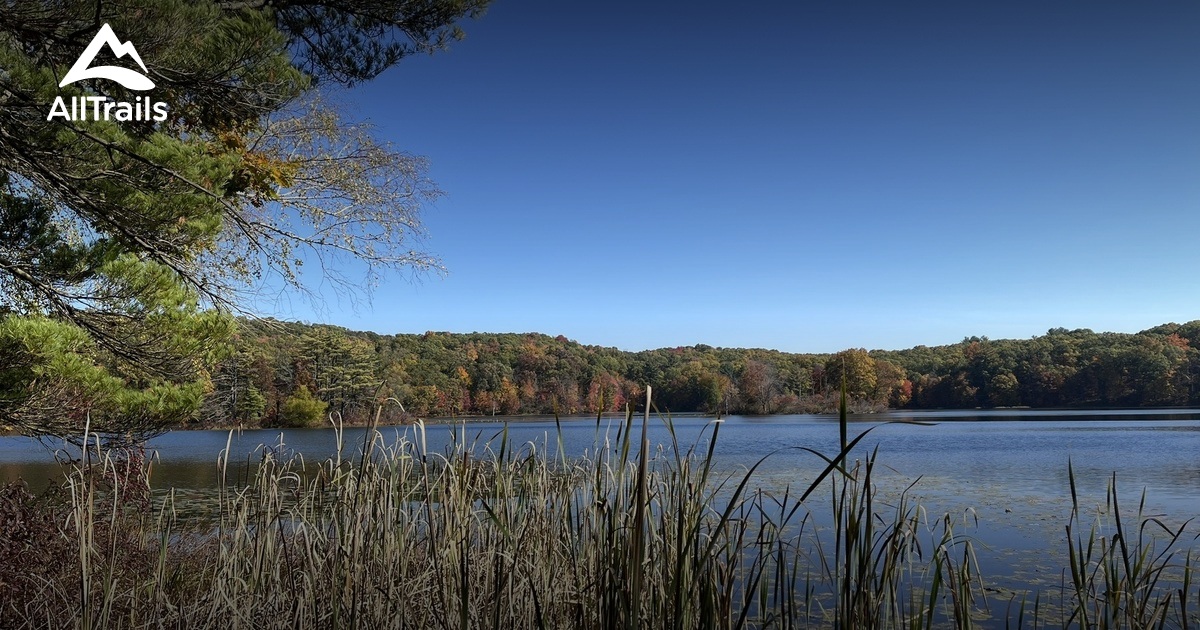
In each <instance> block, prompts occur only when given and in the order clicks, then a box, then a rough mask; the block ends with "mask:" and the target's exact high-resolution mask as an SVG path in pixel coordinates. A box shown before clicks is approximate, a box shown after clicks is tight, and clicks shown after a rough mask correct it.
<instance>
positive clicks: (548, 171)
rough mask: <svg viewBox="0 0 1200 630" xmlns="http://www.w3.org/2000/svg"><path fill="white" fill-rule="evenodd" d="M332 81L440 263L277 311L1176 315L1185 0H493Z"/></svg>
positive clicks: (617, 325)
mask: <svg viewBox="0 0 1200 630" xmlns="http://www.w3.org/2000/svg"><path fill="white" fill-rule="evenodd" d="M465 28H466V31H467V33H468V37H467V39H466V40H465V41H463V42H460V43H457V44H456V45H455V46H454V47H453V49H452V50H451V51H449V52H446V53H442V54H438V55H435V56H431V57H421V58H414V59H410V60H406V61H404V62H402V63H401V64H400V65H399V66H397V67H395V68H393V69H391V70H389V71H388V72H386V73H385V74H383V75H382V76H380V77H379V78H378V79H377V80H375V81H374V82H372V83H369V84H366V85H362V86H358V87H355V88H353V90H352V91H349V92H347V93H344V94H341V95H340V96H339V97H338V98H340V99H341V100H343V101H344V102H346V103H350V104H352V106H350V107H349V108H348V109H349V111H348V116H350V117H351V118H358V119H366V120H369V121H371V122H372V123H374V124H375V125H376V128H377V132H378V135H379V136H380V137H381V138H383V139H386V140H388V141H390V142H392V143H394V144H395V146H396V147H398V148H402V149H404V150H407V151H411V152H413V153H416V154H420V155H424V156H426V157H428V158H429V159H430V161H431V171H430V174H431V176H432V177H433V178H434V179H435V180H436V181H437V183H438V185H439V186H440V187H441V188H442V189H444V190H445V191H446V192H447V193H448V194H447V196H446V197H445V198H444V199H442V200H441V201H439V202H438V203H437V204H436V205H434V206H432V207H431V208H429V209H428V210H427V212H426V213H425V215H424V219H425V223H426V226H427V228H428V229H429V231H430V237H429V238H428V239H427V240H426V241H425V242H424V243H422V247H423V248H425V249H427V250H428V251H430V252H432V253H434V254H436V255H438V256H440V257H441V259H442V260H443V262H444V264H445V266H446V267H447V269H448V273H447V274H446V275H445V276H436V275H431V276H425V277H423V278H421V279H419V280H418V281H416V282H413V281H412V280H411V279H409V278H407V277H405V276H395V277H390V278H388V279H386V280H385V282H384V284H383V285H381V286H380V287H379V288H378V289H376V290H375V292H374V293H373V295H372V297H371V302H370V304H359V305H358V306H357V307H355V306H352V305H351V304H350V303H349V302H348V301H347V300H345V299H339V298H338V297H337V296H333V295H330V296H329V297H328V298H327V301H326V302H325V304H324V306H323V307H320V308H313V307H310V306H308V305H306V304H305V303H304V302H303V301H302V300H292V301H290V302H288V303H284V304H280V305H279V308H278V310H277V311H276V314H277V315H279V316H284V317H291V318H299V319H303V320H308V321H321V322H328V323H334V324H338V325H342V326H346V327H349V328H352V329H359V330H374V331H377V332H380V333H389V334H390V333H398V332H415V333H419V332H424V331H426V330H439V331H441V330H448V331H455V332H471V331H486V332H543V333H547V334H551V335H558V334H563V335H566V336H567V337H570V338H572V339H576V340H578V341H580V342H583V343H588V344H599V345H606V346H617V347H620V348H624V349H630V350H638V349H645V348H657V347H667V346H677V345H693V344H697V343H705V344H709V345H713V346H737V347H767V348H776V349H781V350H785V351H793V352H828V351H836V350H839V349H843V348H847V347H867V348H886V349H895V348H904V347H910V346H913V345H917V344H926V345H936V344H943V343H953V342H956V341H959V340H961V339H962V338H963V337H964V336H969V335H987V336H989V337H992V338H1008V337H1029V336H1032V335H1037V334H1042V333H1044V332H1045V331H1046V330H1047V329H1048V328H1051V327H1057V326H1065V327H1068V328H1076V327H1083V328H1092V329H1094V330H1113V331H1124V332H1134V331H1137V330H1141V329H1144V328H1147V327H1150V326H1153V325H1156V324H1159V323H1163V322H1167V321H1188V320H1192V319H1198V318H1200V273H1197V272H1198V271H1200V248H1197V247H1196V238H1195V237H1196V235H1197V234H1198V233H1200V231H1198V230H1200V3H1196V2H1173V3H1168V2H1147V3H1136V4H1135V3H1110V2H1088V3H1083V2H1079V3H1071V2H1055V3H1034V2H1003V3H1000V2H992V3H975V2H973V3H962V2H955V3H950V2H946V3H928V2H921V3H862V2H830V3H808V2H800V3H790V2H776V3H773V2H764V3H756V4H744V5H742V4H736V3H710V2H688V3H683V2H605V3H574V2H561V1H545V2H543V1H519V0H498V1H497V2H496V4H495V5H494V6H493V7H492V8H491V9H490V10H489V11H488V13H487V14H486V15H485V16H484V17H483V18H482V19H481V20H478V21H475V22H470V23H467V24H466V25H465Z"/></svg>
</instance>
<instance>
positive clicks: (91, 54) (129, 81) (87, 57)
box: [58, 24, 154, 91]
mask: <svg viewBox="0 0 1200 630" xmlns="http://www.w3.org/2000/svg"><path fill="white" fill-rule="evenodd" d="M105 44H108V47H109V48H110V49H111V50H112V51H113V54H114V55H116V56H117V58H118V59H119V58H121V57H124V56H125V55H129V56H130V57H133V60H134V61H136V62H137V64H138V65H139V66H141V67H142V71H143V72H148V70H146V64H144V63H142V58H141V57H139V56H138V53H137V49H135V48H134V47H133V43H132V42H124V43H122V42H121V40H119V39H117V34H116V33H114V32H113V30H112V27H111V26H109V25H108V24H105V25H104V26H102V27H100V32H99V33H96V36H95V37H93V38H92V43H90V44H88V47H87V48H86V49H84V51H83V54H82V55H80V56H79V59H78V60H77V61H76V62H75V65H73V66H71V69H70V70H69V71H67V76H65V77H63V80H62V83H59V84H58V87H63V86H65V85H67V84H69V83H74V82H76V81H82V80H83V79H108V80H110V81H116V82H117V83H120V84H121V85H123V86H125V87H126V88H128V89H130V90H138V91H143V90H149V89H151V88H153V87H154V82H153V81H151V80H150V79H149V78H147V77H146V75H144V74H141V73H139V72H137V71H134V70H130V69H128V68H122V67H120V66H96V67H94V68H90V67H88V66H90V65H91V63H92V61H94V60H95V59H96V53H98V52H100V48H102V47H103V46H104V45H105Z"/></svg>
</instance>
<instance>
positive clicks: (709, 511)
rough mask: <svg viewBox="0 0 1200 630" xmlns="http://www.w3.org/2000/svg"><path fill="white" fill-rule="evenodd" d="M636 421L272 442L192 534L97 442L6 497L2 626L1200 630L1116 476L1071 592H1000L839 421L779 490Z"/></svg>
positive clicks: (1175, 561) (1176, 559)
mask: <svg viewBox="0 0 1200 630" xmlns="http://www.w3.org/2000/svg"><path fill="white" fill-rule="evenodd" d="M648 415H649V414H647V416H648ZM645 421H646V420H643V422H645ZM665 421H666V422H667V424H668V428H669V427H670V420H669V418H667V419H665ZM644 427H645V424H641V425H640V426H639V424H638V423H637V422H636V421H635V420H634V418H633V414H632V413H628V414H627V415H626V420H625V422H624V423H623V425H622V427H621V429H620V431H619V432H618V433H617V434H616V435H615V436H613V435H605V434H600V433H598V434H597V448H596V450H595V451H593V452H592V453H591V454H590V455H586V456H584V457H581V458H568V457H566V456H565V455H564V454H562V453H561V452H559V451H556V448H555V446H554V444H553V440H552V439H548V440H546V441H543V442H540V443H524V444H518V443H514V442H513V441H510V440H509V439H508V436H507V433H502V434H500V435H498V436H496V437H494V438H493V439H492V440H491V441H490V442H488V443H475V442H471V441H469V440H467V439H463V440H457V441H456V442H455V444H454V445H453V446H452V447H450V448H449V449H448V450H447V451H445V452H427V451H426V450H425V448H424V439H423V437H424V435H423V426H422V425H420V424H418V425H416V426H414V427H412V428H411V429H410V431H409V432H408V433H406V434H405V436H404V437H403V438H402V439H400V440H399V441H397V442H395V443H385V442H384V441H383V439H382V438H381V436H380V434H379V433H378V432H372V433H369V435H373V436H374V439H372V440H368V441H367V442H366V443H365V444H363V445H361V447H356V446H353V445H351V446H344V443H343V442H342V440H341V438H340V435H341V434H340V432H339V445H340V446H339V450H338V453H337V455H336V456H334V457H331V458H329V459H327V460H325V461H321V462H306V461H305V460H304V459H303V458H302V457H298V456H296V457H287V456H283V455H279V453H280V452H281V449H273V450H270V451H267V452H265V453H264V459H263V461H262V463H261V465H260V466H257V467H256V468H255V469H254V471H253V472H252V473H251V474H250V475H249V477H248V478H245V479H232V478H230V477H229V476H226V475H222V482H221V485H220V487H219V488H218V489H216V490H214V497H213V498H212V500H211V501H209V502H206V504H211V510H210V511H207V512H206V513H205V514H204V515H203V516H200V517H198V518H197V517H195V516H193V517H191V518H184V517H183V516H181V512H182V509H183V508H184V507H185V506H184V505H183V503H185V501H182V500H180V501H177V500H175V498H174V495H173V494H169V495H166V496H161V495H159V496H155V495H152V494H151V493H150V492H149V489H148V488H149V486H148V484H147V477H146V472H147V468H146V466H145V462H144V461H142V460H140V459H139V457H138V455H137V453H136V452H135V451H128V450H113V451H107V452H101V451H100V450H99V449H100V447H99V446H98V442H96V444H97V446H95V447H94V448H95V449H96V452H95V453H94V457H93V458H92V459H91V460H90V462H89V464H88V465H85V464H80V465H78V466H77V467H76V468H75V470H74V472H72V473H71V474H70V475H69V477H68V479H67V481H66V482H65V484H64V485H63V486H62V487H61V489H60V490H59V491H58V492H57V493H50V494H47V495H44V496H42V497H37V498H35V497H33V496H31V495H29V494H28V493H27V492H26V491H25V489H24V487H23V486H21V485H20V484H10V485H8V486H6V487H4V488H2V489H0V513H2V514H4V515H7V516H9V517H10V518H5V519H3V520H0V523H2V524H3V529H4V534H5V536H4V537H3V538H2V540H3V542H4V544H3V545H0V626H3V627H6V628H41V627H78V628H89V629H90V628H97V629H98V628H150V627H177V626H181V625H184V624H186V625H187V626H188V627H191V628H209V627H212V628H231V627H253V628H293V627H312V628H377V627H394V628H404V627H413V628H423V627H439V628H518V627H519V628H535V627H544V628H557V627H573V628H639V627H662V628H680V629H684V628H689V629H690V628H767V627H777V628H809V627H814V628H839V629H859V628H940V627H954V628H971V627H976V626H980V627H999V625H998V624H1001V623H1003V625H1004V627H1015V628H1034V629H1036V628H1052V627H1064V628H1066V627H1085V628H1160V627H1170V628H1186V627H1190V626H1194V625H1196V624H1197V623H1200V617H1198V616H1197V611H1198V610H1200V608H1197V603H1198V602H1197V599H1200V589H1198V588H1197V586H1196V584H1195V583H1194V581H1193V580H1192V576H1193V571H1194V570H1195V566H1194V561H1193V560H1192V557H1191V555H1190V553H1188V552H1185V551H1184V550H1183V547H1184V546H1185V543H1184V542H1183V541H1184V540H1185V535H1184V532H1185V529H1186V524H1184V525H1183V526H1178V527H1177V528H1176V529H1170V528H1168V527H1167V526H1166V525H1164V524H1163V523H1162V522H1161V521H1160V520H1159V519H1158V518H1156V517H1154V516H1152V515H1144V514H1142V511H1141V510H1140V509H1139V510H1138V511H1137V512H1136V513H1131V512H1129V511H1126V512H1124V513H1123V512H1122V511H1121V509H1119V507H1118V503H1117V492H1116V489H1115V479H1114V482H1113V485H1112V486H1110V491H1109V493H1108V498H1107V502H1106V504H1105V505H1104V506H1101V508H1100V509H1098V510H1097V511H1095V512H1092V511H1090V510H1087V509H1084V508H1081V504H1084V503H1086V499H1085V500H1084V501H1081V500H1080V498H1079V497H1078V496H1077V492H1076V488H1075V484H1074V477H1073V475H1071V486H1070V491H1071V496H1070V500H1071V503H1070V504H1069V506H1070V507H1069V508H1064V509H1069V512H1070V520H1069V525H1068V528H1067V540H1066V541H1065V543H1066V544H1067V545H1069V547H1070V551H1069V560H1070V566H1069V567H1061V572H1062V575H1063V587H1062V588H1061V589H1052V592H1024V593H1016V594H1014V595H1011V596H1009V595H1003V596H1000V595H997V594H996V593H995V592H992V593H991V594H990V595H989V591H988V590H987V576H984V575H981V574H980V573H979V571H978V566H977V563H976V561H975V559H974V551H973V542H972V538H971V536H970V530H969V528H970V525H971V524H970V523H968V522H964V519H962V518H961V517H959V518H956V517H954V516H953V515H942V516H938V515H935V514H927V513H926V512H925V511H924V510H923V509H922V508H921V506H920V505H918V504H917V503H916V502H914V501H913V500H912V499H911V498H910V497H909V496H908V491H907V490H905V491H902V492H900V493H899V494H898V495H895V496H892V495H885V493H883V492H882V491H881V490H880V489H879V488H878V487H877V486H876V485H875V484H874V483H873V482H872V471H873V469H874V468H875V467H876V466H877V465H882V464H884V463H885V460H886V456H885V455H881V454H880V453H878V452H873V453H869V454H866V455H865V457H864V455H863V454H862V453H861V452H855V451H854V448H855V446H856V445H857V444H858V443H859V440H860V439H861V436H860V437H858V438H855V439H853V440H851V441H847V440H846V438H845V436H846V431H845V427H846V415H845V412H844V408H843V413H842V422H841V427H842V435H843V440H842V445H843V446H842V448H841V450H840V451H839V452H836V453H830V454H821V453H818V452H816V451H811V450H809V449H804V450H806V451H808V452H809V454H810V455H812V456H813V457H819V458H821V459H822V460H823V461H824V462H825V466H824V469H823V472H821V473H819V474H817V475H816V476H814V477H813V478H804V479H797V480H795V482H794V483H793V484H791V485H788V486H786V487H784V488H779V489H764V488H762V487H760V486H759V485H758V483H757V479H756V477H755V469H756V468H757V466H758V465H757V464H756V465H755V466H753V467H751V468H750V469H749V470H745V469H743V470H741V471H733V472H730V471H726V470H719V469H717V468H716V467H715V466H713V452H714V450H715V448H716V446H715V445H716V444H717V442H718V440H719V439H720V438H719V435H718V434H719V431H720V425H719V424H716V423H714V424H712V425H711V434H709V436H708V437H710V438H711V439H709V440H707V444H706V445H705V444H703V443H698V444H696V445H687V444H679V443H677V442H674V441H673V442H672V443H670V444H667V445H665V448H661V447H657V446H655V445H651V444H649V443H648V442H647V440H646V432H645V429H644ZM639 435H640V437H639ZM863 435H864V436H865V435H866V434H863ZM464 438H465V436H464ZM83 441H84V442H89V440H88V439H87V438H86V437H85V439H84V440H83ZM360 449H361V450H360ZM852 452H855V455H854V456H853V457H851V456H850V454H851V453H852ZM227 456H228V454H227V453H226V454H223V455H222V459H220V460H219V461H218V466H219V467H221V469H222V470H225V468H224V467H225V466H226V465H227V463H228V462H227V460H226V459H225V457H227ZM851 459H854V460H858V461H856V463H855V464H853V465H850V464H849V462H850V460H851ZM760 464H761V461H760ZM192 501H194V499H189V500H188V501H186V502H192ZM1123 519H1124V520H1123ZM959 529H965V530H966V531H965V532H964V531H958V530H959ZM1057 569H1059V568H1058V567H1052V568H1049V570H1057Z"/></svg>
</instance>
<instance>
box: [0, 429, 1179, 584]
mask: <svg viewBox="0 0 1200 630" xmlns="http://www.w3.org/2000/svg"><path fill="white" fill-rule="evenodd" d="M897 421H898V422H905V423H906V422H919V423H922V424H921V425H918V424H901V423H894V422H897ZM672 422H673V425H674V428H675V432H676V435H677V436H678V440H679V442H680V443H681V445H683V446H685V447H686V446H690V445H693V444H695V445H697V448H698V450H701V449H707V445H708V440H709V439H710V437H711V434H712V433H711V432H712V426H713V425H712V419H711V418H704V417H687V416H684V417H676V418H674V419H673V420H672ZM621 425H622V419H620V418H607V417H606V418H605V419H604V420H603V421H602V422H601V423H600V424H599V426H597V422H596V419H595V418H590V419H581V418H574V419H569V420H564V421H563V422H562V423H561V439H562V449H563V451H565V453H566V454H567V455H582V454H584V453H585V452H587V451H589V450H591V449H594V448H595V447H596V444H597V443H598V439H599V440H603V438H604V436H605V435H607V436H609V438H610V439H613V440H615V437H616V434H617V432H618V430H619V429H620V427H621ZM505 426H507V429H508V439H509V440H510V441H512V442H515V443H518V444H520V443H527V442H534V443H537V444H540V445H547V444H548V446H549V448H550V449H551V450H552V451H556V450H557V448H558V438H557V435H558V434H557V432H556V427H555V423H554V422H553V420H552V419H537V418H533V419H531V418H513V419H510V420H509V421H508V422H507V423H505V422H503V421H500V420H497V421H491V420H490V419H489V421H487V422H478V421H472V422H469V423H467V424H465V425H461V424H459V425H443V424H431V425H428V427H427V429H426V440H427V442H428V448H429V450H430V451H441V450H443V449H445V448H447V446H448V445H449V444H450V443H451V441H452V440H462V439H464V437H465V438H466V439H467V440H468V442H479V443H483V442H486V441H488V440H490V439H494V438H496V437H497V435H498V434H499V432H500V431H501V430H503V429H504V427H505ZM635 426H637V427H640V418H639V419H637V420H636V421H635ZM868 429H870V430H871V433H870V434H869V435H868V436H867V437H866V438H864V440H863V441H862V443H861V444H860V445H859V447H858V449H857V450H856V452H855V454H854V457H855V458H859V459H861V458H863V457H865V456H866V454H867V453H868V452H869V451H870V449H874V448H876V447H878V449H879V460H878V461H879V466H878V467H877V476H876V481H877V485H878V487H879V488H880V490H881V493H882V494H881V497H882V498H883V499H884V500H887V499H888V498H889V497H896V496H898V494H899V492H900V491H902V490H903V489H904V488H906V487H908V486H909V485H911V484H913V482H914V481H915V482H916V484H915V485H914V486H913V488H912V490H911V491H910V493H911V494H912V495H913V496H914V497H916V498H918V499H919V500H920V501H921V503H922V505H924V507H925V509H926V511H927V513H928V514H929V519H930V522H934V521H936V519H937V516H938V515H940V514H945V513H949V514H951V515H954V516H955V518H956V519H957V520H958V522H959V523H961V524H963V525H962V527H960V530H961V532H962V533H965V534H967V535H969V536H971V537H972V538H973V539H974V541H975V544H976V548H977V552H978V555H979V562H980V565H981V568H982V569H983V572H984V575H985V576H987V577H988V581H987V583H988V584H989V585H990V586H994V587H995V588H996V589H997V591H996V592H997V593H998V595H997V597H998V599H1000V600H1002V602H1003V601H1006V598H1005V597H1004V596H1003V593H1006V592H1007V589H1015V590H1022V589H1025V588H1036V589H1057V588H1058V586H1059V585H1060V583H1061V580H1062V573H1061V569H1062V567H1064V566H1066V564H1067V557H1066V535H1065V531H1064V527H1065V525H1066V523H1067V519H1068V517H1069V515H1070V500H1071V499H1070V488H1069V482H1068V473H1067V466H1068V460H1069V461H1070V462H1071V463H1072V465H1073V467H1074V470H1075V476H1076V481H1077V486H1078V490H1079V496H1080V502H1081V504H1082V505H1084V506H1093V508H1095V506H1100V507H1103V505H1104V503H1105V492H1106V489H1107V486H1108V484H1109V482H1110V480H1111V478H1112V474H1113V473H1114V472H1115V473H1116V476H1117V483H1118V487H1119V489H1120V491H1121V498H1122V500H1123V502H1124V503H1123V509H1122V512H1125V511H1126V510H1125V509H1124V508H1126V507H1127V508H1130V509H1136V507H1137V503H1138V501H1139V499H1140V497H1141V493H1142V492H1143V490H1144V491H1145V493H1146V497H1147V498H1146V512H1147V513H1148V514H1154V515H1158V516H1160V517H1161V519H1162V520H1163V521H1164V522H1166V523H1168V524H1170V525H1174V526H1177V525H1179V524H1181V523H1183V522H1184V521H1187V520H1188V519H1191V518H1193V517H1195V516H1197V515H1198V514H1200V410H1193V409H1186V410H1125V411H1095V410H1089V411H1081V410H1064V411H1033V410H989V411H924V412H905V411H893V412H888V413H882V414H871V415H862V416H851V426H850V430H851V436H852V437H853V436H854V435H857V434H859V433H861V432H862V431H866V430H868ZM414 432H415V429H414V428H413V427H386V428H383V429H381V433H382V434H383V435H384V437H385V439H388V440H393V441H394V440H395V439H396V437H397V436H399V435H406V436H407V437H408V438H409V439H412V438H413V436H414ZM364 434H365V431H364V430H363V429H361V428H357V429H346V430H345V443H346V450H347V456H353V454H354V453H355V452H357V451H358V449H359V448H361V444H362V438H363V436H364ZM649 435H650V439H651V442H652V444H655V445H669V444H670V434H669V433H668V431H667V428H666V426H665V424H664V422H663V421H662V420H661V419H658V418H653V419H652V420H651V426H650V432H649ZM598 436H599V437H598ZM227 441H229V444H230V452H231V454H232V457H231V458H230V459H231V461H233V462H239V463H240V464H239V465H238V466H235V468H236V469H238V470H244V469H245V467H246V466H247V463H252V462H255V461H258V460H259V459H261V457H262V453H263V449H264V445H267V447H270V448H274V449H276V450H280V449H279V446H278V445H280V444H283V445H284V447H283V449H282V450H283V451H284V452H295V453H300V454H303V456H304V457H305V458H306V459H307V460H309V461H313V460H318V459H321V458H325V457H328V456H331V455H333V454H334V453H335V452H336V437H335V432H334V431H333V430H331V429H308V430H283V431H280V430H254V431H241V432H235V433H233V434H232V435H230V433H229V432H226V431H181V432H173V433H169V434H166V435H163V436H160V437H158V438H155V439H154V440H152V441H151V442H150V444H149V448H150V449H151V450H152V451H153V452H154V453H155V454H156V455H155V464H154V468H153V473H152V483H153V485H154V487H155V488H156V489H159V490H165V489H167V488H175V489H176V490H177V491H178V492H182V493H184V494H202V493H204V492H205V491H207V490H209V489H211V488H213V487H214V486H215V484H216V483H217V478H218V472H217V467H216V460H217V456H218V454H219V453H220V452H221V451H222V450H223V449H225V447H226V443H227ZM837 444H838V423H837V418H836V416H825V415H788V416H761V417H755V416H731V417H729V418H726V419H725V420H724V421H723V423H722V424H721V427H720V432H719V437H718V440H717V446H716V450H715V458H716V462H715V463H716V466H717V468H718V469H720V470H722V471H725V472H727V473H737V472H738V471H740V470H743V469H745V468H748V467H750V466H752V465H754V464H755V462H757V461H758V460H759V459H761V458H763V457H764V456H767V457H766V460H765V461H763V463H762V465H761V466H760V467H759V469H758V471H757V472H756V475H755V478H756V480H757V482H756V484H755V485H756V486H758V487H762V488H765V489H770V490H780V489H782V488H784V487H785V486H788V485H790V486H792V487H793V488H795V487H799V488H800V489H803V488H804V487H807V485H808V483H809V481H810V480H811V479H812V478H813V476H814V475H816V474H817V473H818V472H819V471H820V470H821V468H822V467H823V464H824V463H823V462H822V461H821V460H820V459H819V458H817V457H816V456H814V455H812V454H811V453H807V452H804V451H801V450H799V448H797V447H808V448H813V449H816V450H818V451H821V452H825V453H830V454H832V453H835V452H836V449H837ZM272 445H274V446H272ZM60 476H61V468H60V467H59V465H58V464H57V463H55V461H54V457H53V455H52V453H51V450H50V449H48V448H47V447H46V446H45V445H43V444H41V443H39V442H37V441H35V440H31V439H28V438H20V437H5V438H0V481H3V482H7V481H10V480H12V479H15V478H17V477H22V478H24V479H25V480H27V481H28V482H29V483H30V485H31V486H33V487H34V488H38V487H45V485H46V484H48V483H50V482H51V480H53V479H58V478H60ZM815 501H816V503H815V504H814V505H813V506H812V507H811V508H810V509H811V510H812V511H813V512H814V513H818V514H819V513H820V512H821V511H822V510H823V509H825V503H827V502H828V498H827V497H826V496H821V497H820V498H817V499H815ZM826 511H827V510H826ZM818 522H819V520H818ZM1192 529H1196V528H1195V527H1192ZM1194 534H1195V532H1194V531H1192V532H1190V533H1189V534H1188V535H1187V536H1186V537H1185V538H1186V539H1187V540H1188V541H1191V540H1192V538H1193V535H1194ZM1002 606H1003V603H1001V607H1002Z"/></svg>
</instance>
